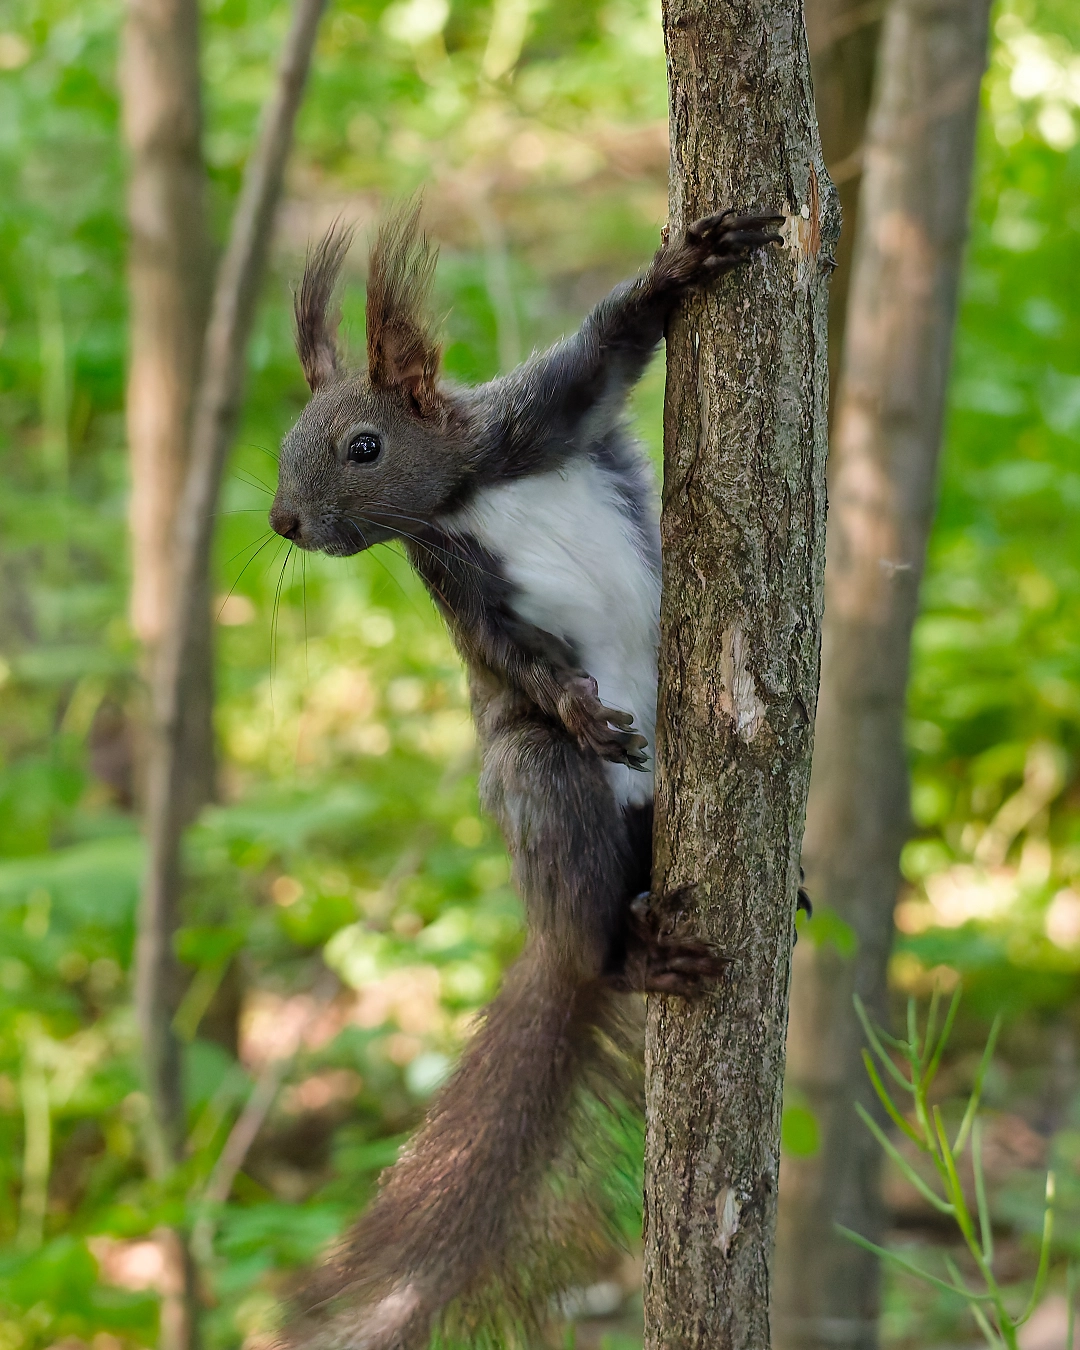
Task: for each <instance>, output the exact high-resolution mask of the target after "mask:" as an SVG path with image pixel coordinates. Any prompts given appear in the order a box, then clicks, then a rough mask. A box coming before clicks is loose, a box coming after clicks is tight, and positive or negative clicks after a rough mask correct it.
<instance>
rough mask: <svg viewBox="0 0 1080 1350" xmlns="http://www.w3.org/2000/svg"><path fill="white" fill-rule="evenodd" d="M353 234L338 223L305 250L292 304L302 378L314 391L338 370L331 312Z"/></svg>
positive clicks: (337, 317) (335, 324)
mask: <svg viewBox="0 0 1080 1350" xmlns="http://www.w3.org/2000/svg"><path fill="white" fill-rule="evenodd" d="M352 236H353V232H352V230H351V229H349V228H347V227H345V226H343V225H342V224H341V222H340V221H339V220H336V221H334V223H333V225H331V226H330V229H329V230H328V231H327V232H326V234H325V235H324V236H323V238H322V240H321V241H320V242H319V243H318V244H316V245H315V247H314V248H312V249H309V250H308V256H307V262H306V264H305V266H304V276H303V280H302V281H301V282H300V286H299V289H298V290H297V292H296V297H295V299H294V301H293V312H294V314H295V317H296V352H297V355H298V356H299V357H300V365H301V366H302V367H303V370H304V377H305V379H306V380H307V382H308V384H309V385H310V387H311V389H312V390H313V391H314V390H316V389H318V388H319V386H320V385H322V384H325V383H326V381H327V380H328V379H330V378H331V376H332V375H334V374H335V372H336V371H337V370H338V369H339V368H340V365H341V362H340V358H339V355H338V347H337V328H338V323H339V321H340V318H341V316H340V314H338V312H337V310H336V309H331V305H332V302H333V299H334V287H335V286H336V285H337V279H338V276H339V274H340V272H341V266H342V264H343V263H344V261H345V255H346V253H348V251H349V245H350V244H351V243H352Z"/></svg>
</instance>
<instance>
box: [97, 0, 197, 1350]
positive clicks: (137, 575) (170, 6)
mask: <svg viewBox="0 0 1080 1350" xmlns="http://www.w3.org/2000/svg"><path fill="white" fill-rule="evenodd" d="M120 85H121V90H122V95H123V119H124V134H125V140H126V142H127V147H128V155H129V172H128V224H129V228H130V232H131V234H130V243H129V249H128V294H129V301H130V316H129V349H130V357H129V363H128V385H127V428H128V444H129V463H130V472H131V502H130V508H129V520H130V526H131V543H132V593H131V616H132V625H133V627H134V629H135V633H136V636H137V637H138V638H139V640H140V642H141V643H142V647H143V658H144V669H145V671H146V673H147V676H148V678H149V679H151V681H152V679H153V670H154V665H155V662H156V660H157V659H158V656H159V649H160V642H161V637H162V633H163V632H164V630H165V627H166V625H167V623H168V618H169V615H168V608H169V603H170V599H171V595H172V586H173V582H174V577H173V572H172V560H173V557H174V552H175V539H176V512H177V508H178V505H179V501H180V492H181V488H182V486H183V481H184V474H185V472H186V470H187V463H188V438H189V434H190V429H191V414H192V408H193V403H194V395H195V384H196V381H197V378H198V369H199V360H200V356H201V352H202V342H203V335H204V333H205V331H206V320H207V315H208V312H209V302H210V285H211V280H212V249H211V243H210V238H209V234H208V231H207V224H206V208H205V188H206V172H205V167H204V164H203V157H202V98H201V89H200V79H199V7H198V4H197V3H196V0H128V6H127V14H126V19H125V24H124V34H123V48H122V53H121V60H120ZM209 629H210V623H209V614H207V617H206V624H205V631H204V633H203V636H202V641H201V643H200V656H201V660H200V662H199V669H198V675H197V678H196V679H195V681H194V682H193V687H192V696H191V698H190V699H189V700H188V703H187V706H186V708H185V710H184V722H185V736H186V739H187V741H188V743H189V745H190V747H191V749H190V754H189V757H188V777H187V780H186V783H185V789H184V811H185V817H186V818H189V819H190V817H191V816H192V815H194V813H195V811H196V810H197V809H198V807H199V806H200V805H202V803H203V802H204V801H206V800H207V799H208V798H209V796H210V795H211V792H212V788H213V775H214V757H213V738H212V731H211V721H210V714H211V706H212V700H213V693H212V678H211V665H210V631H209ZM146 919H147V915H146V912H145V911H144V913H143V915H142V917H141V920H140V927H141V928H142V927H145V923H146ZM155 947H156V944H154V945H151V944H148V943H147V942H146V940H145V934H144V933H141V934H140V939H139V944H138V956H137V970H136V985H137V989H138V994H137V1003H138V1013H139V1025H140V1033H141V1038H142V1046H143V1062H144V1079H145V1081H146V1086H147V1091H148V1095H149V1097H150V1102H151V1121H150V1122H149V1123H150V1137H151V1145H150V1167H151V1170H152V1171H153V1172H154V1173H155V1175H157V1176H158V1177H159V1178H162V1179H163V1178H164V1177H165V1176H166V1175H167V1174H168V1173H169V1171H170V1170H171V1169H172V1168H173V1167H175V1166H176V1165H177V1164H178V1163H179V1161H180V1159H181V1155H182V1149H183V1142H184V1134H185V1128H184V1124H185V1122H184V1103H183V1088H182V1083H181V1071H180V1055H179V1049H178V1047H177V1045H176V1041H175V1038H174V1037H173V1035H172V1028H171V1021H172V1016H173V1014H174V1013H175V1011H176V1007H177V1005H178V1002H179V998H180V994H181V992H182V991H181V976H180V970H179V966H178V963H177V961H176V959H175V956H174V954H173V951H172V930H171V929H170V930H169V932H168V934H167V938H166V943H165V946H164V947H163V948H162V950H160V951H157V950H156V949H155ZM151 953H152V955H151ZM148 955H149V957H150V959H149V960H148ZM150 989H153V997H152V998H150V997H148V990H150ZM159 1022H160V1023H161V1025H159ZM166 1023H167V1025H166ZM157 1239H158V1243H159V1246H160V1247H161V1251H162V1254H163V1258H164V1261H165V1266H166V1270H165V1279H164V1286H163V1292H162V1305H161V1324H160V1331H159V1337H158V1340H159V1346H160V1347H161V1350H189V1347H191V1346H192V1345H194V1344H195V1343H196V1341H197V1323H198V1296H197V1289H196V1278H195V1270H194V1267H193V1264H192V1261H191V1258H190V1255H189V1253H188V1251H187V1247H186V1244H185V1242H184V1239H183V1236H182V1234H181V1233H179V1232H178V1231H174V1230H171V1229H167V1228H162V1229H159V1230H158V1231H157Z"/></svg>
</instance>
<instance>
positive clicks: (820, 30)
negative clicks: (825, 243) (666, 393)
mask: <svg viewBox="0 0 1080 1350" xmlns="http://www.w3.org/2000/svg"><path fill="white" fill-rule="evenodd" d="M885 4H886V0H805V12H806V37H807V42H808V43H809V46H810V68H811V70H812V71H813V75H814V101H815V104H816V107H817V117H818V128H819V130H820V132H821V151H822V154H823V155H824V156H825V167H826V168H827V169H828V171H829V177H830V178H831V179H832V181H833V183H834V185H835V187H836V190H837V192H838V193H839V196H840V217H841V220H842V222H843V229H842V230H841V232H840V242H839V243H838V244H837V246H836V271H835V272H834V273H833V275H832V280H831V281H830V282H829V406H830V407H835V406H836V383H837V379H838V378H839V373H840V362H841V357H842V354H843V350H844V322H845V319H846V316H847V300H848V288H849V286H850V284H851V257H852V253H853V252H854V245H855V237H856V234H857V231H858V223H859V192H860V189H861V187H862V171H863V158H864V155H865V146H864V141H865V139H866V119H867V116H868V115H869V112H870V100H871V96H872V94H873V89H874V67H875V64H876V59H877V51H878V46H879V43H880V41H881V19H882V16H883V14H884V13H885Z"/></svg>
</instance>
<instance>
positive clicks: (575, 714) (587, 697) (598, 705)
mask: <svg viewBox="0 0 1080 1350" xmlns="http://www.w3.org/2000/svg"><path fill="white" fill-rule="evenodd" d="M559 716H560V717H561V718H562V721H563V725H564V726H565V727H566V729H567V731H569V732H570V733H571V734H572V735H574V736H575V737H577V741H578V744H579V745H580V746H581V747H582V749H585V748H588V749H590V750H593V751H595V752H596V754H598V755H599V756H600V758H601V759H606V760H610V761H611V762H612V763H613V764H628V765H629V766H630V767H631V768H632V769H644V768H645V767H646V766H647V764H648V759H647V758H646V755H645V747H646V746H647V745H648V741H647V740H646V739H645V737H644V736H642V735H641V733H640V732H638V731H635V730H634V715H633V713H627V712H620V711H619V710H618V709H617V708H608V707H606V706H605V705H604V704H603V703H602V702H601V701H600V691H599V690H598V688H597V685H596V681H595V680H594V679H593V677H592V676H591V675H586V674H579V675H572V676H570V677H568V678H567V680H566V682H565V684H564V686H563V694H562V698H561V699H560V700H559Z"/></svg>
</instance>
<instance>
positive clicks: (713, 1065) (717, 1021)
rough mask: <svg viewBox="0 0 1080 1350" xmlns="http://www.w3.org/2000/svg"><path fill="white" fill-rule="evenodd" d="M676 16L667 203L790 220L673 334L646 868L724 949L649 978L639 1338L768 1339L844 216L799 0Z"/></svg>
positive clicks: (732, 1342)
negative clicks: (699, 966) (691, 987)
mask: <svg viewBox="0 0 1080 1350" xmlns="http://www.w3.org/2000/svg"><path fill="white" fill-rule="evenodd" d="M664 19H665V34H666V39H667V45H668V69H669V78H670V94H671V145H672V164H671V221H672V226H673V228H677V227H678V226H679V225H681V224H683V223H684V222H686V221H688V220H691V219H693V218H694V217H695V216H697V215H701V214H703V213H705V212H707V211H712V210H715V209H716V208H717V207H721V206H729V205H731V206H736V207H739V208H749V207H753V208H757V209H761V208H767V207H772V208H775V209H777V210H779V211H782V212H784V213H785V214H786V216H787V220H786V223H785V226H784V235H785V239H786V247H785V248H784V250H783V251H780V250H772V251H770V253H769V254H767V255H764V256H761V257H759V258H756V259H754V261H753V262H752V263H751V264H750V265H749V266H748V267H747V268H745V269H744V270H743V271H741V272H740V273H739V274H738V275H737V276H735V277H733V278H730V279H728V280H726V281H724V282H723V283H722V284H721V285H719V286H718V287H716V288H715V290H714V291H713V292H712V293H710V294H709V295H707V296H704V297H701V298H698V299H695V300H693V301H691V302H690V303H689V304H688V305H687V306H686V308H685V311H684V312H683V313H682V314H681V315H680V316H679V317H678V318H677V319H676V320H675V321H674V322H673V324H672V327H671V331H670V333H669V337H668V388H667V406H666V415H665V475H664V506H663V518H662V537H663V543H664V599H663V607H662V615H661V679H660V701H659V731H658V770H659V773H658V782H657V831H656V874H655V884H656V890H657V893H658V894H661V895H663V894H667V895H673V894H674V893H675V892H676V891H677V888H679V887H682V886H692V887H693V888H694V889H693V891H692V892H691V893H690V895H689V897H686V896H683V897H682V898H681V902H680V903H681V905H682V909H683V912H682V913H675V912H672V913H671V918H672V920H673V921H678V922H680V923H684V924H686V925H687V926H688V927H690V928H692V929H693V930H694V931H698V932H701V933H703V934H705V935H707V936H708V937H709V938H710V939H711V940H712V941H713V942H715V943H716V944H717V946H718V947H719V948H720V950H722V951H724V952H726V953H729V954H730V956H731V958H732V964H731V969H730V974H729V976H728V978H727V980H726V981H725V982H724V984H723V985H722V987H721V988H720V989H719V990H718V991H717V993H716V995H715V997H712V998H705V999H701V1000H699V1001H695V1002H693V1003H687V1002H683V1001H680V1000H678V999H665V998H652V999H650V1001H649V1015H648V1030H647V1040H646V1075H647V1111H648V1133H647V1140H646V1159H645V1167H646V1173H645V1214H646V1220H645V1223H646V1269H645V1317H646V1345H647V1346H648V1347H650V1350H661V1347H662V1350H689V1348H690V1347H702V1350H705V1348H706V1347H707V1348H708V1350H720V1348H721V1347H723V1348H724V1350H729V1348H730V1350H736V1348H737V1347H739V1348H746V1350H750V1348H751V1347H752V1348H753V1350H764V1347H766V1346H767V1345H768V1343H769V1313H768V1303H769V1267H770V1257H771V1248H772V1239H773V1226H774V1221H775V1212H776V1188H777V1171H778V1165H779V1134H780V1107H781V1097H782V1085H783V1069H784V1034H785V1030H786V1023H787V995H788V977H789V971H790V963H791V944H792V936H793V926H794V918H795V893H796V889H797V886H798V876H799V849H800V842H801V839H802V827H803V814H804V808H805V802H806V791H807V786H808V783H809V777H810V754H811V745H812V735H813V720H814V708H815V704H816V700H817V675H818V648H819V635H820V614H821V601H822V571H823V567H824V543H825V451H826V440H827V427H826V404H827V392H828V366H827V349H826V328H827V277H828V273H829V270H830V266H831V253H832V249H833V246H834V244H835V238H836V231H837V227H838V215H837V209H836V199H835V193H834V191H833V189H832V185H831V184H830V182H829V179H828V176H827V174H826V172H825V167H824V163H823V161H822V158H821V150H820V145H819V143H818V136H817V129H816V124H815V121H814V111H813V100H812V95H811V89H810V72H809V60H808V56H807V50H806V41H805V34H804V31H803V25H802V17H801V12H800V8H799V5H798V2H797V0H727V3H724V4H720V3H719V0H713V3H702V0H668V3H667V6H666V12H665V16H664ZM661 903H662V902H661ZM668 908H669V910H674V908H675V906H674V905H673V903H672V902H669V905H668Z"/></svg>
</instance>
